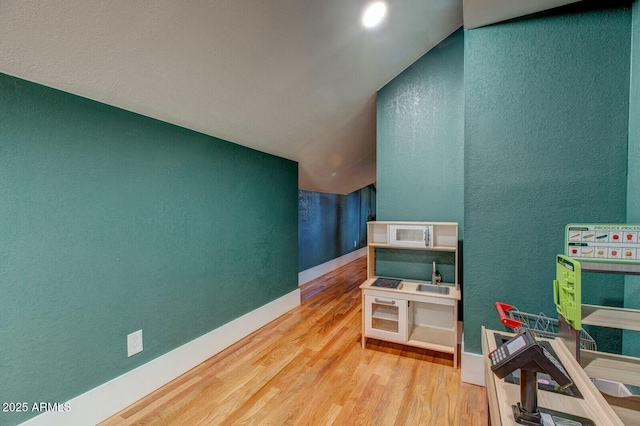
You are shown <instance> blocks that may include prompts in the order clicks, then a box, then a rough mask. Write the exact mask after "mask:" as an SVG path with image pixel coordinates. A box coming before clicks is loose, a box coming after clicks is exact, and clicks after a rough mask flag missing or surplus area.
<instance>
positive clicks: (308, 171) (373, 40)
mask: <svg viewBox="0 0 640 426" xmlns="http://www.w3.org/2000/svg"><path fill="white" fill-rule="evenodd" d="M573 1H575V0H573ZM536 2H540V3H542V4H544V5H545V6H544V7H543V8H547V3H554V4H556V5H557V4H559V3H560V4H565V3H570V2H571V1H561V0H559V1H555V0H536ZM367 3H368V0H316V1H312V0H306V1H303V0H269V1H265V0H262V1H260V0H188V1H187V0H185V1H176V0H155V1H131V0H108V1H104V0H101V1H96V0H54V1H42V0H2V1H0V72H4V73H6V74H10V75H14V76H17V77H21V78H24V79H27V80H31V81H35V82H38V83H41V84H44V85H47V86H51V87H54V88H58V89H62V90H65V91H67V92H71V93H75V94H78V95H81V96H84V97H87V98H90V99H95V100H97V101H100V102H104V103H107V104H111V105H115V106H118V107H120V108H124V109H127V110H130V111H134V112H137V113H140V114H144V115H147V116H150V117H154V118H157V119H160V120H163V121H167V122H170V123H174V124H177V125H180V126H183V127H186V128H190V129H193V130H197V131H200V132H202V133H205V134H208V135H212V136H215V137H218V138H222V139H225V140H228V141H230V142H234V143H237V144H240V145H244V146H247V147H250V148H254V149H257V150H260V151H264V152H268V153H271V154H274V155H277V156H281V157H284V158H288V159H291V160H295V161H298V162H299V175H300V178H299V187H300V188H301V189H306V190H313V191H321V192H333V193H341V194H346V193H350V192H352V191H354V190H356V189H359V188H361V187H363V186H366V185H368V184H370V183H373V182H375V180H376V170H375V161H376V146H375V115H376V112H375V102H376V91H377V90H378V89H380V88H381V87H382V86H384V84H386V83H387V82H388V81H390V80H391V79H393V78H394V77H395V76H396V75H398V74H399V73H400V72H401V71H402V70H404V69H405V68H406V67H407V66H409V65H410V64H411V63H413V62H414V61H415V60H416V59H418V58H419V57H421V56H422V55H423V54H424V53H425V52H427V51H428V50H430V49H431V48H432V47H434V46H435V45H437V44H438V43H439V42H440V41H441V40H443V39H444V38H446V37H447V36H448V35H450V34H451V33H453V32H454V31H455V30H456V29H458V28H459V27H460V26H461V25H462V19H463V18H462V17H463V11H462V0H394V1H388V4H389V11H388V17H387V19H386V21H385V23H384V24H383V25H382V26H381V27H379V28H377V29H375V30H373V31H371V30H366V29H364V28H363V27H362V26H361V25H360V15H361V12H362V9H363V7H364V6H365V5H366V4H367ZM502 3H505V4H502ZM518 3H519V4H520V7H522V6H523V5H525V6H526V5H527V4H528V3H531V1H530V0H465V9H467V8H471V9H472V10H473V13H472V14H471V15H469V16H468V13H467V11H466V10H465V19H472V18H473V16H476V15H478V16H480V18H479V20H478V21H477V22H485V23H488V22H489V21H490V20H491V19H490V17H491V16H498V15H499V16H502V12H503V10H504V9H505V8H506V9H509V10H511V11H513V7H512V6H513V4H518ZM483 5H484V6H486V7H488V8H489V9H487V8H486V7H484V6H483ZM510 5H511V6H510ZM492 8H493V9H492ZM516 9H517V8H516ZM527 10H528V9H527ZM538 10H540V9H538ZM487 11H493V13H489V14H487V13H486V12H487ZM516 13H518V12H517V11H516ZM526 13H531V12H530V11H527V12H526ZM496 14H497V15H496ZM510 14H513V13H512V12H510ZM487 15H489V20H487ZM509 17H512V16H509ZM500 19H502V18H500ZM474 25H475V24H474ZM479 25H484V24H482V23H480V24H479ZM475 26H478V25H475Z"/></svg>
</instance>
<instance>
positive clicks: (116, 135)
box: [0, 74, 298, 425]
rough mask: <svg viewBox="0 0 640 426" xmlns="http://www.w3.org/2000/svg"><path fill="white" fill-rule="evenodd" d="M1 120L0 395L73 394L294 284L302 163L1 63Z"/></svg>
mask: <svg viewBox="0 0 640 426" xmlns="http://www.w3.org/2000/svg"><path fill="white" fill-rule="evenodd" d="M0 123H1V125H0V218H1V219H0V289H1V290H2V291H1V293H2V297H0V342H2V344H0V370H1V371H2V385H1V386H0V401H7V402H22V401H27V402H41V401H46V402H52V403H53V402H64V401H67V400H69V399H70V398H72V397H75V396H77V395H79V394H82V393H84V392H86V391H88V390H90V389H92V388H94V387H96V386H98V385H100V384H102V383H104V382H106V381H108V380H110V379H113V378H115V377H117V376H119V375H121V374H123V373H126V372H127V371H130V370H132V369H133V368H135V367H138V366H140V365H142V364H144V363H146V362H148V361H150V360H152V359H154V358H156V357H158V356H160V355H163V354H164V353H166V352H168V351H170V350H172V349H174V348H176V347H178V346H181V345H182V344H184V343H187V342H189V341H191V340H193V339H195V338H197V337H199V336H201V335H203V334H206V333H207V332H209V331H211V330H214V329H216V328H218V327H220V326H221V325H223V324H225V323H228V322H229V321H231V320H233V319H235V318H238V317H240V316H241V315H243V314H245V313H247V312H250V311H252V310H254V309H256V308H258V307H260V306H263V305H264V304H266V303H268V302H270V301H272V300H275V299H277V298H279V297H281V296H283V295H285V294H288V293H290V292H292V291H294V290H296V289H297V272H298V249H297V245H298V238H297V232H298V225H297V196H298V188H297V164H296V163H295V162H292V161H289V160H285V159H282V158H278V157H274V156H271V155H267V154H264V153H261V152H258V151H254V150H251V149H247V148H244V147H241V146H238V145H235V144H232V143H229V142H225V141H222V140H219V139H216V138H213V137H209V136H205V135H203V134H200V133H196V132H193V131H190V130H186V129H184V128H180V127H176V126H173V125H169V124H167V123H164V122H160V121H157V120H153V119H150V118H147V117H143V116H140V115H137V114H134V113H131V112H127V111H123V110H120V109H117V108H114V107H111V106H107V105H103V104H100V103H98V102H94V101H90V100H87V99H84V98H81V97H77V96H74V95H70V94H67V93H64V92H60V91H57V90H53V89H50V88H47V87H43V86H40V85H37V84H33V83H30V82H26V81H22V80H20V79H17V78H13V77H9V76H6V75H2V74H0ZM139 329H142V330H143V335H144V351H143V352H142V353H141V354H139V355H135V356H133V357H131V358H127V356H126V335H127V334H128V333H131V332H133V331H136V330H139ZM72 409H73V407H72ZM33 414H37V413H33ZM31 415H32V414H28V415H17V414H7V413H0V424H4V425H6V424H16V423H19V422H22V421H25V420H26V419H27V417H29V416H31Z"/></svg>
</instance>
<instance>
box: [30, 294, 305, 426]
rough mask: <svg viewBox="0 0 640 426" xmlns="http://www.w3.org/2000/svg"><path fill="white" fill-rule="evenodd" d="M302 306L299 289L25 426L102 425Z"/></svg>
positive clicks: (36, 418) (42, 415)
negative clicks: (103, 422) (101, 423)
mask: <svg viewBox="0 0 640 426" xmlns="http://www.w3.org/2000/svg"><path fill="white" fill-rule="evenodd" d="M299 305H300V290H299V289H296V290H294V291H292V292H291V293H289V294H286V295H284V296H282V297H280V298H279V299H276V300H274V301H273V302H270V303H268V304H266V305H264V306H261V307H260V308H258V309H256V310H254V311H252V312H249V313H248V314H246V315H243V316H242V317H240V318H237V319H235V320H233V321H231V322H230V323H227V324H225V325H223V326H222V327H219V328H217V329H215V330H213V331H211V332H209V333H207V334H205V335H204V336H201V337H198V338H197V339H195V340H192V341H191V342H189V343H186V344H184V345H183V346H180V347H179V348H176V349H174V350H172V351H171V352H168V353H166V354H164V355H162V356H160V357H158V358H156V359H154V360H152V361H149V362H148V363H146V364H144V365H141V366H140V367H138V368H136V369H134V370H131V371H129V372H127V373H125V374H123V375H122V376H119V377H116V378H115V379H113V380H110V381H108V382H107V383H104V384H102V385H100V386H98V387H96V388H94V389H92V390H90V391H88V392H86V393H84V394H82V395H80V396H78V397H76V398H73V399H72V400H70V401H69V402H68V403H67V404H65V407H68V410H67V411H58V412H56V411H49V412H46V413H43V414H41V415H39V416H37V417H34V418H32V419H30V420H28V421H26V422H24V423H23V425H28V426H40V425H42V426H52V425H60V426H63V425H64V426H74V425H78V426H84V425H88V424H98V423H100V422H101V421H103V420H105V419H107V418H109V417H111V416H112V415H114V414H116V413H118V412H119V411H121V410H123V409H125V408H126V407H128V406H129V405H131V404H133V403H134V402H136V401H138V400H139V399H141V398H143V397H144V396H146V395H148V394H150V393H151V392H153V391H154V390H156V389H158V388H160V387H162V386H163V385H165V384H167V383H169V382H170V381H171V380H173V379H175V378H177V377H179V376H181V375H182V374H184V373H186V372H187V371H189V370H190V369H192V368H193V367H195V366H197V365H198V364H200V363H202V362H204V361H206V360H207V359H209V358H211V357H212V356H214V355H215V354H217V353H218V352H220V351H222V350H223V349H226V348H228V347H229V346H231V345H232V344H234V343H236V342H237V341H239V340H241V339H242V338H244V337H246V336H248V335H249V334H251V333H253V332H254V331H256V330H258V329H259V328H260V327H263V326H264V325H266V324H268V323H269V322H271V321H273V320H275V319H276V318H278V317H279V316H281V315H284V314H285V313H287V312H288V311H290V310H291V309H293V308H295V307H296V306H299Z"/></svg>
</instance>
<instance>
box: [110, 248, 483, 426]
mask: <svg viewBox="0 0 640 426" xmlns="http://www.w3.org/2000/svg"><path fill="white" fill-rule="evenodd" d="M366 266H367V265H366V260H365V258H364V257H363V258H361V259H359V260H357V261H355V262H352V263H350V264H348V265H345V266H344V267H342V268H340V269H338V270H336V271H333V272H331V273H329V274H327V275H325V276H323V277H320V278H318V279H316V280H314V281H312V282H310V283H308V284H306V285H305V286H303V287H301V297H302V299H303V300H302V304H301V306H300V307H298V308H296V309H294V310H292V311H291V312H289V313H287V314H285V315H283V316H282V317H280V318H278V319H277V320H275V321H273V322H272V323H270V324H268V325H267V326H265V327H263V328H262V329H260V330H258V331H257V332H255V333H253V334H251V335H250V336H247V337H246V338H245V339H243V340H242V341H240V342H238V343H236V344H234V345H232V346H231V347H229V348H227V349H226V350H224V351H222V352H221V353H219V354H218V355H216V356H214V357H212V358H211V359H209V360H207V361H205V362H204V363H202V364H201V365H199V366H197V367H196V368H194V369H193V370H191V371H189V372H187V373H186V374H185V375H183V376H181V377H179V378H177V379H176V380H174V381H173V382H171V383H169V384H167V385H166V386H164V387H162V388H161V389H158V390H157V391H156V392H154V393H152V394H150V395H148V396H147V397H146V398H143V399H142V400H140V401H138V402H137V403H136V404H134V405H132V406H131V407H128V408H127V409H125V410H123V411H122V412H120V413H118V414H116V415H115V416H113V417H112V418H110V419H108V420H107V421H105V422H104V423H103V425H134V424H135V425H163V426H164V425H186V424H188V425H237V424H254V425H263V424H277V425H285V424H290V425H315V424H317V425H331V424H333V425H345V424H349V425H353V424H380V425H387V424H398V425H405V424H437V425H460V424H465V425H483V424H485V423H484V420H485V418H486V409H485V405H486V400H485V397H484V388H482V387H479V386H474V385H470V384H466V383H462V382H461V381H460V370H459V369H458V368H454V367H453V366H452V360H451V356H450V355H447V354H441V353H438V352H432V351H429V350H425V349H420V348H412V347H408V346H405V345H397V344H393V343H388V342H382V341H378V340H375V339H368V341H367V343H366V345H365V348H364V349H363V348H362V346H361V339H362V335H361V292H360V290H359V288H358V287H359V285H360V284H361V283H362V282H363V281H364V279H365V277H366Z"/></svg>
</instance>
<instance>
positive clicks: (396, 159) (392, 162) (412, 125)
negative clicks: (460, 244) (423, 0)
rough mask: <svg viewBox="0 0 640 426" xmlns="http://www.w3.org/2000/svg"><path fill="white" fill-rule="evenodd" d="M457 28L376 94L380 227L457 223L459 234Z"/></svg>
mask: <svg viewBox="0 0 640 426" xmlns="http://www.w3.org/2000/svg"><path fill="white" fill-rule="evenodd" d="M463 38H464V35H463V31H462V30H461V29H460V30H458V31H456V32H455V33H454V34H452V35H451V36H449V37H448V38H447V39H445V40H444V41H443V42H441V43H440V44H439V45H438V46H436V47H435V48H433V49H432V50H430V51H429V52H428V53H427V54H425V55H424V56H423V57H422V58H420V59H418V60H417V61H416V62H415V63H414V64H413V65H411V66H410V67H409V68H407V69H406V70H405V71H404V72H403V73H402V74H400V75H399V76H398V77H396V78H395V79H394V80H392V81H391V82H389V83H388V84H387V85H386V86H384V87H383V88H382V89H380V90H379V92H378V98H377V170H376V171H377V188H378V201H377V203H378V206H377V209H378V220H405V221H430V222H458V226H459V237H460V238H461V239H462V236H463V234H464V207H463V205H464V195H463V194H464V191H463V189H464V163H463V155H464V133H463V132H464V116H463V113H464V104H463V102H464V80H463V78H464V73H463V61H464V51H463V48H464V43H463Z"/></svg>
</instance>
